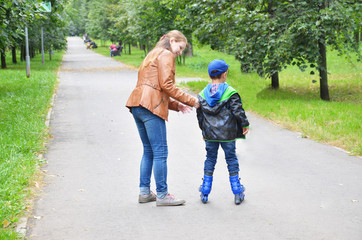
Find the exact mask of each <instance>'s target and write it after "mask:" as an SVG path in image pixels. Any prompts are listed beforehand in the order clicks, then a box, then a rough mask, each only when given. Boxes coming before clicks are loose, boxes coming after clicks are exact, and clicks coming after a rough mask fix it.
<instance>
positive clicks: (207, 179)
mask: <svg viewBox="0 0 362 240" xmlns="http://www.w3.org/2000/svg"><path fill="white" fill-rule="evenodd" d="M211 187H212V176H207V175H204V178H203V182H202V185H201V186H200V188H199V191H200V192H201V195H200V197H201V201H202V202H203V203H206V202H207V200H208V195H209V194H210V192H211Z"/></svg>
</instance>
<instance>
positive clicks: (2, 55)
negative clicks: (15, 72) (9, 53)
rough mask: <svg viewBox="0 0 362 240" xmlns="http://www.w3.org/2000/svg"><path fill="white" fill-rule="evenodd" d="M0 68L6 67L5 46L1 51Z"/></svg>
mask: <svg viewBox="0 0 362 240" xmlns="http://www.w3.org/2000/svg"><path fill="white" fill-rule="evenodd" d="M1 68H2V69H5V68H6V59H5V48H3V49H2V51H1Z"/></svg>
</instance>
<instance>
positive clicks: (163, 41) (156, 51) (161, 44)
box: [142, 30, 188, 67]
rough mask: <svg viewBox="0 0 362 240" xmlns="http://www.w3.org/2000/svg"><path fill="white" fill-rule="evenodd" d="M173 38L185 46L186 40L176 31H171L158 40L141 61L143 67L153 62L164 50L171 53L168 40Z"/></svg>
mask: <svg viewBox="0 0 362 240" xmlns="http://www.w3.org/2000/svg"><path fill="white" fill-rule="evenodd" d="M171 38H174V39H175V41H176V42H185V43H186V46H187V44H188V43H187V38H186V37H185V36H184V35H183V34H182V33H181V32H180V31H178V30H172V31H170V32H168V33H167V34H166V35H163V36H162V37H161V38H160V40H159V41H158V42H157V44H156V46H155V47H154V48H153V49H152V50H151V52H149V53H148V54H147V56H146V58H145V60H144V61H143V64H142V65H143V66H144V67H147V66H148V65H149V64H150V63H151V62H153V61H154V60H155V59H156V58H157V57H158V56H159V55H160V54H161V52H162V51H163V50H164V49H167V50H169V51H171V44H170V39H171Z"/></svg>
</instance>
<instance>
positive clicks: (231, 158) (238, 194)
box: [221, 141, 245, 204]
mask: <svg viewBox="0 0 362 240" xmlns="http://www.w3.org/2000/svg"><path fill="white" fill-rule="evenodd" d="M221 147H222V148H223V150H224V152H225V159H226V162H227V165H228V170H229V175H230V177H229V180H230V185H231V190H232V191H233V193H234V195H235V204H240V203H241V202H242V201H243V200H244V197H245V194H244V191H245V188H244V186H243V185H241V184H240V180H239V160H238V158H237V157H236V153H235V141H233V142H222V143H221Z"/></svg>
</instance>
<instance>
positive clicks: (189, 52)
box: [185, 37, 194, 57]
mask: <svg viewBox="0 0 362 240" xmlns="http://www.w3.org/2000/svg"><path fill="white" fill-rule="evenodd" d="M188 43H189V46H188V48H187V49H186V51H185V55H186V56H188V57H193V56H194V48H193V46H192V40H191V37H190V41H189V42H188Z"/></svg>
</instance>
